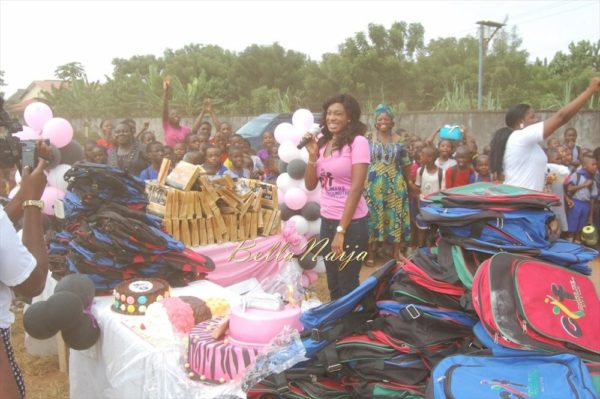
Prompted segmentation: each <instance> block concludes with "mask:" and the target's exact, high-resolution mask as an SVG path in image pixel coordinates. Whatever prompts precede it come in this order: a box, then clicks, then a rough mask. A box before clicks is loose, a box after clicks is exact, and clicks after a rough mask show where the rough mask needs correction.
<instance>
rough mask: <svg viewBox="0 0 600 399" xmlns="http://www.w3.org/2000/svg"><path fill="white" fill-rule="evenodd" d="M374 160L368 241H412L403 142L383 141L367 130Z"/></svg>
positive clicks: (368, 195) (368, 190)
mask: <svg viewBox="0 0 600 399" xmlns="http://www.w3.org/2000/svg"><path fill="white" fill-rule="evenodd" d="M367 138H368V139H369V146H370V149H371V164H370V165H369V172H368V175H367V183H366V190H365V196H366V198H367V204H368V206H369V241H370V242H373V241H377V242H388V243H394V244H398V243H402V242H409V241H410V215H409V204H408V189H407V185H406V182H405V181H404V176H403V175H402V167H404V166H406V165H409V164H410V160H409V158H408V153H407V152H406V148H405V147H404V144H403V143H401V142H394V143H386V144H383V143H381V142H379V141H377V140H373V137H372V134H368V135H367Z"/></svg>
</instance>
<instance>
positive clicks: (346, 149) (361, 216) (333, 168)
mask: <svg viewBox="0 0 600 399" xmlns="http://www.w3.org/2000/svg"><path fill="white" fill-rule="evenodd" d="M322 120H323V121H324V122H325V124H324V126H323V127H322V133H323V134H322V135H321V136H320V137H319V138H318V140H317V139H316V138H315V137H314V136H312V135H310V134H307V135H306V136H305V138H306V139H307V140H309V141H308V144H307V145H306V149H307V150H308V153H309V160H308V165H307V167H306V170H305V172H304V181H305V184H306V188H307V189H309V190H314V189H315V188H316V187H317V184H320V186H321V234H320V235H321V238H322V239H323V238H326V239H327V244H326V245H325V247H324V250H323V251H322V252H321V254H322V255H323V256H326V259H332V256H331V255H330V256H327V255H328V254H329V253H331V254H332V255H333V254H335V257H333V259H332V260H325V267H326V270H327V285H328V287H329V294H330V297H331V300H334V299H337V298H340V297H342V296H344V295H346V294H348V293H349V292H350V291H352V290H353V289H354V288H356V287H357V286H358V274H359V272H360V267H361V265H362V262H363V260H364V259H365V258H366V252H367V248H368V242H369V229H368V207H367V202H366V200H365V198H364V197H363V195H362V194H363V190H364V187H365V180H366V177H367V169H368V166H369V163H370V161H371V158H370V152H369V143H368V141H367V139H366V138H365V137H364V134H365V132H366V130H367V128H366V126H365V125H364V124H363V123H362V122H361V121H360V106H359V105H358V102H357V101H356V99H355V98H354V97H352V96H351V95H349V94H340V95H337V96H334V97H332V98H330V99H328V100H327V101H325V103H324V104H323V118H322ZM361 254H362V255H361Z"/></svg>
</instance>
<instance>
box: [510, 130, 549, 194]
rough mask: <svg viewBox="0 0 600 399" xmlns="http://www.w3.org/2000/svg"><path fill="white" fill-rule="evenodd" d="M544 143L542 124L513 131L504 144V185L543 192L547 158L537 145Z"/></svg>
mask: <svg viewBox="0 0 600 399" xmlns="http://www.w3.org/2000/svg"><path fill="white" fill-rule="evenodd" d="M543 141H544V122H538V123H535V124H533V125H529V126H527V127H526V128H524V129H522V130H515V131H514V132H513V133H512V134H511V135H510V137H509V138H508V141H507V142H506V151H505V152H504V184H510V185H511V186H518V187H523V188H528V189H530V190H537V191H543V190H544V183H545V176H546V165H547V163H548V157H547V156H546V153H545V152H544V150H543V149H542V147H540V145H539V143H541V142H543Z"/></svg>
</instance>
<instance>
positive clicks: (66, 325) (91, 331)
mask: <svg viewBox="0 0 600 399" xmlns="http://www.w3.org/2000/svg"><path fill="white" fill-rule="evenodd" d="M95 294H96V289H95V287H94V283H93V282H92V280H91V279H90V278H89V277H87V276H85V275H83V274H69V275H68V276H65V277H64V278H63V279H62V280H60V281H59V282H58V284H56V288H55V289H54V295H52V296H51V297H50V298H48V300H46V301H40V302H35V303H34V304H33V305H31V306H30V307H29V308H28V309H27V310H26V311H25V314H24V315H23V326H24V327H25V331H26V332H27V334H29V335H31V336H32V337H33V338H36V339H48V338H51V337H53V336H54V335H55V334H56V333H57V332H59V331H60V332H61V334H62V337H63V340H64V341H65V343H66V344H67V345H69V347H71V348H73V349H76V350H83V349H88V348H90V347H91V346H93V345H94V344H95V343H96V341H98V338H99V337H100V328H99V327H98V325H97V323H96V319H95V318H94V316H92V314H91V312H90V310H89V309H90V307H91V305H92V301H93V299H94V295H95Z"/></svg>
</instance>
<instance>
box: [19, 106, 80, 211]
mask: <svg viewBox="0 0 600 399" xmlns="http://www.w3.org/2000/svg"><path fill="white" fill-rule="evenodd" d="M23 118H24V119H25V122H26V123H27V125H25V126H23V130H22V131H20V132H17V133H14V134H13V136H15V137H18V138H19V139H20V140H45V139H47V140H49V141H50V144H52V145H53V146H55V147H56V148H58V149H61V148H65V147H67V146H68V145H69V144H70V143H71V141H72V140H73V127H72V126H71V124H70V123H69V121H67V120H66V119H63V118H54V115H53V113H52V110H51V109H50V107H49V106H48V105H46V104H44V103H41V102H34V103H31V104H29V105H28V106H27V108H25V112H24V114H23ZM69 169H70V166H69V165H65V164H60V165H57V166H54V167H53V168H52V169H50V170H48V171H47V172H46V174H47V176H48V186H47V187H46V189H45V190H44V193H43V194H42V198H41V200H42V201H44V210H43V211H44V213H45V214H46V215H49V216H54V203H55V202H56V201H57V200H59V199H62V198H63V197H64V196H65V191H67V182H66V181H65V179H64V174H65V172H66V171H67V170H69ZM16 181H17V184H20V182H21V176H20V175H19V172H18V171H17V175H16ZM17 191H19V186H18V185H17V186H16V187H14V188H13V189H12V191H11V192H10V193H9V195H8V197H9V198H13V197H14V196H15V194H16V193H17Z"/></svg>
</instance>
